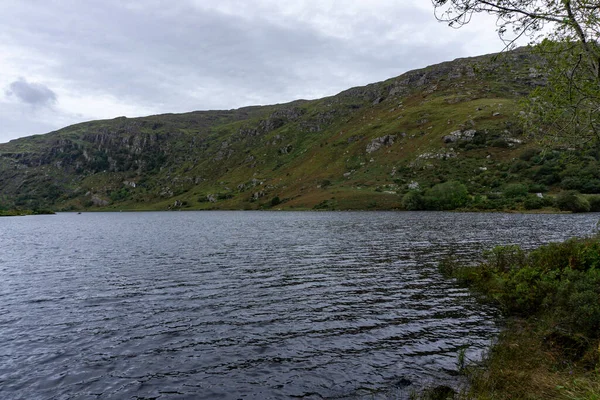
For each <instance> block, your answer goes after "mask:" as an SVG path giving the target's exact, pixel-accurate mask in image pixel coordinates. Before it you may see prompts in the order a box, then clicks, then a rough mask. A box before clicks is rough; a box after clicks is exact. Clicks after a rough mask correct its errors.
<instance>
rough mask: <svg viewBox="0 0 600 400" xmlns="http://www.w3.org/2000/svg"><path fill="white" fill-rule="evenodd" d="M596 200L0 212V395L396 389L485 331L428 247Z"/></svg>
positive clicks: (486, 337)
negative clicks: (392, 208) (459, 209)
mask: <svg viewBox="0 0 600 400" xmlns="http://www.w3.org/2000/svg"><path fill="white" fill-rule="evenodd" d="M598 218H599V215H598V214H585V215H583V214H581V215H519V214H474V213H464V214H463V213H399V212H398V213H396V212H339V213H327V212H319V213H311V212H302V213H295V212H172V213H167V212H164V213H84V214H81V215H77V214H71V213H65V214H58V215H55V216H35V217H14V218H13V217H9V218H1V219H0V246H1V247H0V398H2V399H204V398H206V399H238V398H244V399H248V398H250V399H253V398H255V399H266V398H291V397H294V398H307V399H319V398H350V399H357V398H366V399H377V398H390V397H392V398H401V397H403V396H404V395H407V394H408V393H410V390H411V388H414V387H419V386H421V385H423V384H437V383H444V384H450V385H454V384H456V382H457V379H458V378H457V377H456V369H457V359H458V356H457V354H458V352H459V351H460V349H462V348H466V349H467V350H466V354H467V357H468V358H470V359H477V358H478V357H480V356H481V353H482V352H483V351H484V350H485V349H486V348H487V347H488V346H489V344H490V341H491V339H492V338H493V337H494V335H495V334H496V333H497V329H498V328H497V326H496V322H495V321H496V319H497V316H498V315H497V312H496V311H495V310H494V309H492V308H490V307H486V306H482V305H480V304H478V303H477V302H476V301H474V299H473V298H472V297H471V296H469V294H468V292H467V291H466V290H464V289H462V288H459V287H458V286H457V285H456V283H455V282H453V281H451V280H445V279H443V278H442V277H441V276H440V275H439V274H438V272H437V271H436V268H435V264H436V262H437V261H439V260H440V259H441V258H442V257H443V256H444V255H447V254H450V253H455V254H458V255H460V256H462V257H464V258H465V259H472V258H473V257H478V256H479V254H480V251H481V250H483V249H488V248H490V247H492V246H493V245H496V244H509V243H522V244H524V245H525V246H527V247H532V246H536V245H538V244H541V243H546V242H550V241H561V240H563V239H566V238H568V237H571V236H575V235H584V234H590V233H592V232H593V231H594V229H595V225H596V222H597V220H598Z"/></svg>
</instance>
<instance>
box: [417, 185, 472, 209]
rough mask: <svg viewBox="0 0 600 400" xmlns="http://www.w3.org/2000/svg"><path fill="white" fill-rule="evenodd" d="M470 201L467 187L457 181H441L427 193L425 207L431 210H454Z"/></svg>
mask: <svg viewBox="0 0 600 400" xmlns="http://www.w3.org/2000/svg"><path fill="white" fill-rule="evenodd" d="M468 201H469V193H468V191H467V187H466V186H465V185H463V184H462V183H460V182H456V181H450V182H444V183H439V184H437V185H435V186H434V187H432V188H431V189H429V190H427V192H426V193H425V207H426V208H427V209H429V210H454V209H457V208H459V207H464V206H465V205H466V204H467V202H468Z"/></svg>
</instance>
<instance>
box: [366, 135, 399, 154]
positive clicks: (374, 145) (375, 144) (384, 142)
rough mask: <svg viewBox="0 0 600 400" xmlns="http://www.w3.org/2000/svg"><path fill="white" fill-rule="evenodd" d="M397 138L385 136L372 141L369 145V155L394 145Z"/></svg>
mask: <svg viewBox="0 0 600 400" xmlns="http://www.w3.org/2000/svg"><path fill="white" fill-rule="evenodd" d="M396 137H397V136H396V135H385V136H381V137H378V138H375V139H373V140H371V143H369V144H368V145H367V149H366V151H367V154H369V153H373V152H374V151H377V150H379V149H380V148H381V147H382V146H391V145H393V144H394V141H395V140H396Z"/></svg>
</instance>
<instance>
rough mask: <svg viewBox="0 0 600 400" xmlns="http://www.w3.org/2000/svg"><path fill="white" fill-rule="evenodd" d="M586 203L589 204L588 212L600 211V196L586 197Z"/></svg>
mask: <svg viewBox="0 0 600 400" xmlns="http://www.w3.org/2000/svg"><path fill="white" fill-rule="evenodd" d="M587 201H588V203H590V211H593V212H598V211H600V196H588V197H587Z"/></svg>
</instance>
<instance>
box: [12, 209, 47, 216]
mask: <svg viewBox="0 0 600 400" xmlns="http://www.w3.org/2000/svg"><path fill="white" fill-rule="evenodd" d="M49 214H55V212H54V211H52V210H15V209H13V210H0V217H18V216H23V215H49Z"/></svg>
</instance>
